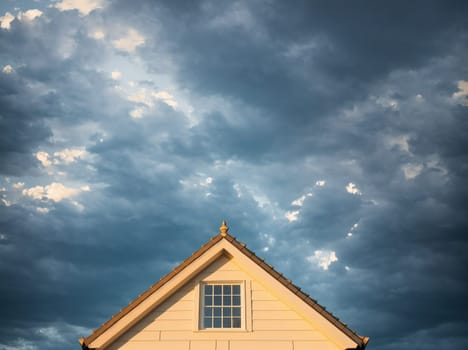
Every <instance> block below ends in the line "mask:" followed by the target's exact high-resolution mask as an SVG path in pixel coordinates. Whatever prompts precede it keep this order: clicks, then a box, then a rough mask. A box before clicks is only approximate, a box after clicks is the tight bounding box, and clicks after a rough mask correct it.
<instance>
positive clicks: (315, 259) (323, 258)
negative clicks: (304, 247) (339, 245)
mask: <svg viewBox="0 0 468 350" xmlns="http://www.w3.org/2000/svg"><path fill="white" fill-rule="evenodd" d="M306 259H307V261H309V262H310V263H312V264H316V265H317V266H318V267H321V268H322V269H324V270H328V268H329V267H330V265H331V264H332V263H334V262H335V261H338V257H337V256H336V252H334V251H330V250H316V251H315V252H314V255H311V256H308V257H307V258H306Z"/></svg>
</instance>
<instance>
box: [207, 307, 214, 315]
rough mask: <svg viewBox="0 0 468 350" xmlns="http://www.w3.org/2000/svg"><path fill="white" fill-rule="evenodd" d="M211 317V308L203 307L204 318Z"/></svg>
mask: <svg viewBox="0 0 468 350" xmlns="http://www.w3.org/2000/svg"><path fill="white" fill-rule="evenodd" d="M208 316H210V317H211V316H213V308H212V307H205V317H208Z"/></svg>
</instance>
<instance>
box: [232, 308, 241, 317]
mask: <svg viewBox="0 0 468 350" xmlns="http://www.w3.org/2000/svg"><path fill="white" fill-rule="evenodd" d="M240 314H241V308H240V307H233V308H232V316H239V317H240Z"/></svg>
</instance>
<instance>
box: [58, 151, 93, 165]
mask: <svg viewBox="0 0 468 350" xmlns="http://www.w3.org/2000/svg"><path fill="white" fill-rule="evenodd" d="M87 154H88V152H86V150H84V149H80V148H65V149H63V150H61V151H59V152H55V153H54V157H55V158H54V164H60V163H65V164H70V163H74V162H76V161H77V160H78V159H83V158H84V157H86V156H87Z"/></svg>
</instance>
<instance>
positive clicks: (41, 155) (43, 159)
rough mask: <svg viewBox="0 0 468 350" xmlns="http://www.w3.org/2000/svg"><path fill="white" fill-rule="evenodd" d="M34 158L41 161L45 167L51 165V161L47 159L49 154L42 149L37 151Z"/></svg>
mask: <svg viewBox="0 0 468 350" xmlns="http://www.w3.org/2000/svg"><path fill="white" fill-rule="evenodd" d="M36 158H37V160H39V161H40V162H41V164H42V166H44V167H45V168H47V167H49V166H50V165H52V162H51V161H50V159H49V154H48V153H47V152H43V151H40V152H37V153H36Z"/></svg>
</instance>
